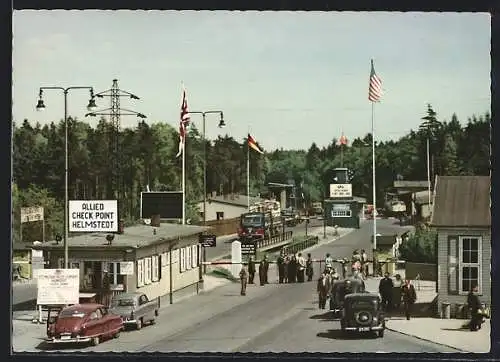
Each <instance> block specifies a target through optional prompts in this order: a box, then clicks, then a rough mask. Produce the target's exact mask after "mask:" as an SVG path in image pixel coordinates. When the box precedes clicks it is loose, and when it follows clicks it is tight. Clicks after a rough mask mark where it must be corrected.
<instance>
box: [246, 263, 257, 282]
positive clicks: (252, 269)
mask: <svg viewBox="0 0 500 362" xmlns="http://www.w3.org/2000/svg"><path fill="white" fill-rule="evenodd" d="M254 277H255V263H254V261H253V259H252V257H249V258H248V284H253V279H254Z"/></svg>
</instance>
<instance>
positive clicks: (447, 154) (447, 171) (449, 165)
mask: <svg viewBox="0 0 500 362" xmlns="http://www.w3.org/2000/svg"><path fill="white" fill-rule="evenodd" d="M442 162H443V175H446V176H458V175H460V174H461V170H460V166H459V161H458V156H457V144H456V142H455V140H454V139H453V136H452V135H451V134H447V135H446V138H445V141H444V148H443V154H442Z"/></svg>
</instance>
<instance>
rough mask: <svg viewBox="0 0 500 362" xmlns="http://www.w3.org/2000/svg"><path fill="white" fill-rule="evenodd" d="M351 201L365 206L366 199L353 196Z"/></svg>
mask: <svg viewBox="0 0 500 362" xmlns="http://www.w3.org/2000/svg"><path fill="white" fill-rule="evenodd" d="M352 199H353V200H354V201H357V202H359V203H360V204H366V197H360V196H353V197H352Z"/></svg>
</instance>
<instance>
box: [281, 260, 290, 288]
mask: <svg viewBox="0 0 500 362" xmlns="http://www.w3.org/2000/svg"><path fill="white" fill-rule="evenodd" d="M289 264H290V258H289V257H288V255H285V261H284V262H283V283H288V268H289V267H288V265H289Z"/></svg>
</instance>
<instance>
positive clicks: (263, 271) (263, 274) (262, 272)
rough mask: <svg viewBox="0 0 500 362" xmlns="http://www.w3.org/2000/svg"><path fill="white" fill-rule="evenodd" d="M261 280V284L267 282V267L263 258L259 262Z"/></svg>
mask: <svg viewBox="0 0 500 362" xmlns="http://www.w3.org/2000/svg"><path fill="white" fill-rule="evenodd" d="M259 282H260V285H261V286H263V285H265V284H266V267H265V265H264V261H263V260H261V261H260V263H259Z"/></svg>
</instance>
